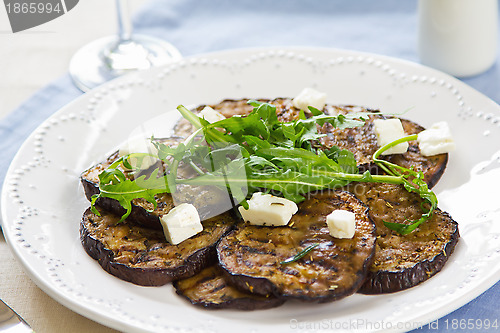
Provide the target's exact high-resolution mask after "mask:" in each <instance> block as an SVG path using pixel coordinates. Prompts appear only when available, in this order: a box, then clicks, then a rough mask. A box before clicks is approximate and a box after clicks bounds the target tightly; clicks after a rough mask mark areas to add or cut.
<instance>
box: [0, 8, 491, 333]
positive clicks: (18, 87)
mask: <svg viewBox="0 0 500 333" xmlns="http://www.w3.org/2000/svg"><path fill="white" fill-rule="evenodd" d="M169 1H170V3H171V4H172V6H174V7H175V10H177V11H179V12H183V13H191V12H193V15H192V17H190V16H189V15H188V16H186V17H181V18H178V17H176V18H175V19H172V23H170V24H171V27H173V28H176V27H178V26H182V27H184V29H186V30H185V31H183V32H179V30H180V29H177V30H174V33H173V35H172V36H171V37H172V39H171V40H170V41H171V42H172V43H173V44H174V45H177V46H179V48H180V50H181V52H182V53H183V54H184V55H192V54H197V53H200V52H207V51H216V50H220V49H224V48H233V47H248V46H275V45H277V40H279V44H281V45H305V46H323V47H339V48H346V49H354V50H358V51H366V52H373V53H378V54H385V55H389V56H398V57H401V58H403V59H406V60H411V61H418V57H417V55H416V31H415V26H416V0H413V1H410V2H398V1H393V0H383V1H380V2H373V1H368V0H358V1H359V3H362V5H363V6H361V5H360V7H359V8H363V12H361V13H360V12H358V9H359V8H355V9H350V8H349V5H348V3H349V2H348V1H344V2H342V1H339V0H332V1H331V3H332V5H331V6H330V8H329V9H330V10H332V11H333V9H334V8H335V6H337V9H338V8H341V9H339V10H343V14H345V15H346V16H342V17H338V16H337V17H336V19H338V20H340V21H339V22H337V24H335V22H334V23H331V25H328V22H327V21H326V18H327V15H328V14H325V13H321V14H318V15H321V17H320V19H321V21H311V20H310V18H312V17H314V15H315V14H314V10H313V9H314V8H308V10H307V11H306V12H305V13H299V14H297V13H296V11H297V8H300V6H301V5H303V4H304V1H303V0H287V1H288V2H286V3H287V5H288V4H290V8H291V9H290V11H289V12H284V13H283V15H291V18H292V19H293V22H292V24H300V25H304V27H303V29H302V30H301V31H303V32H302V33H301V34H298V35H295V36H293V35H290V34H288V35H287V34H286V29H287V28H286V27H285V28H283V27H278V28H277V30H276V31H274V32H275V33H276V36H279V37H274V38H272V37H270V38H268V37H269V36H266V32H267V30H266V29H269V27H268V26H267V25H266V24H267V23H266V21H265V19H266V18H267V19H269V18H272V15H273V13H276V12H278V11H279V9H280V8H278V7H276V8H270V9H269V11H268V13H267V14H264V15H268V16H265V17H264V19H261V20H260V21H259V23H260V25H259V24H256V25H255V26H254V27H252V29H253V30H252V31H255V36H247V37H249V38H238V34H239V33H243V32H245V27H238V23H237V22H238V18H237V17H236V18H235V16H234V15H233V16H231V17H230V16H228V24H232V26H233V27H235V29H234V30H235V31H231V32H230V33H228V35H229V37H228V36H222V35H221V36H220V37H219V38H215V37H212V38H200V34H201V33H206V32H204V29H210V28H211V27H215V26H216V24H217V16H216V15H217V14H218V13H216V12H214V13H212V14H213V15H214V16H215V19H213V20H212V21H210V16H206V17H205V18H206V19H203V17H204V16H203V15H202V13H201V12H202V11H203V10H208V9H207V8H209V5H208V4H204V3H202V2H199V3H195V1H189V0H188V1H181V0H169ZM214 1H215V0H214ZM301 1H302V3H301ZM391 1H392V4H391ZM215 2H216V3H218V4H221V3H224V1H223V0H218V1H215ZM254 2H256V3H260V4H261V5H262V3H263V2H264V0H255V1H248V0H241V4H242V5H241V6H240V8H239V9H242V8H241V7H243V9H245V6H247V8H246V9H249V8H251V6H252V4H253V3H254ZM145 3H146V2H145V1H140V0H129V4H130V7H131V12H132V13H135V12H139V13H140V10H139V9H141V8H143V6H144V5H145ZM276 3H281V4H283V1H277V2H276ZM381 3H384V4H386V7H385V8H382V10H381V11H380V12H376V14H369V15H368V14H367V13H372V12H373V11H377V10H378V9H379V8H378V6H379V4H381ZM403 3H404V4H403ZM198 4H199V5H198ZM388 4H389V5H388ZM266 5H269V6H270V7H273V5H272V4H271V3H266ZM113 6H114V2H113V1H109V0H108V1H102V0H85V1H80V2H79V3H78V5H77V6H76V7H75V8H74V9H73V10H71V11H70V12H68V13H67V14H65V15H63V16H62V17H59V18H57V19H56V20H53V21H51V22H48V23H46V24H44V25H42V26H39V27H36V28H33V29H30V30H28V31H25V32H20V33H16V34H13V33H12V32H11V29H10V26H9V24H8V19H7V15H6V12H5V11H3V10H2V9H0V42H1V45H2V47H1V48H0V64H1V66H0V74H1V76H0V77H1V79H0V119H2V118H3V119H4V120H5V119H6V116H7V115H9V114H11V112H12V111H14V110H16V112H19V110H20V109H16V108H18V106H20V105H22V104H23V102H24V101H26V100H27V99H28V98H29V97H30V96H32V94H34V93H35V92H37V91H40V89H41V88H43V87H46V86H47V85H49V84H50V83H52V82H54V81H57V80H60V78H61V77H64V76H65V75H66V74H67V68H68V64H69V61H70V59H71V56H72V55H73V54H74V53H75V52H76V51H77V50H78V48H80V47H81V46H83V45H84V44H86V43H88V42H90V41H92V40H95V39H97V38H99V37H102V36H106V35H109V34H112V33H114V32H115V31H116V27H115V17H114V8H113ZM182 6H185V7H188V6H191V7H190V8H182ZM275 6H278V5H275ZM381 6H382V5H381ZM351 7H353V6H352V5H351ZM387 8H390V12H388V11H387ZM150 9H151V7H150ZM230 9H231V8H229V9H228V10H230ZM384 10H385V11H384ZM399 11H401V13H402V14H401V15H398V13H399ZM249 12H250V13H249V14H246V15H252V12H251V11H249ZM298 12H300V11H298ZM163 14H166V15H169V13H168V12H166V13H165V12H163ZM238 14H241V13H238ZM241 15H244V14H241ZM299 15H302V16H299ZM349 15H351V16H352V17H353V18H354V19H353V20H352V21H351V20H349V17H350V16H349ZM152 16H153V17H152V20H154V19H155V17H154V15H152ZM142 17H144V13H143V16H142ZM200 17H201V18H202V19H201V21H200ZM360 17H362V18H363V19H365V20H366V21H364V24H366V25H367V26H370V25H371V24H373V26H374V27H375V26H376V29H378V30H377V31H380V32H381V34H380V36H379V37H380V40H373V34H374V33H373V32H372V33H371V34H367V35H366V36H365V35H363V34H360V32H359V30H356V26H357V25H359V21H356V19H359V18H360ZM304 18H305V19H304ZM246 19H247V20H250V19H249V18H248V17H246ZM325 22H326V23H325ZM136 23H137V24H136V27H138V28H139V29H141V28H144V25H142V24H141V22H136ZM181 24H183V25H181ZM212 24H213V25H212ZM310 24H317V25H318V26H319V28H318V29H317V30H319V31H325V30H321V29H325V28H331V31H328V33H329V34H331V36H332V37H328V38H327V37H324V36H323V37H319V36H312V35H310V34H311V31H314V30H313V29H312V28H307V27H306V25H310ZM197 25H198V26H199V27H197ZM396 29H398V30H400V31H396ZM150 31H152V32H156V31H155V30H148V32H150ZM344 31H354V32H353V33H351V34H350V35H343V33H344ZM393 32H394V33H393ZM259 34H260V35H259ZM258 38H260V39H258ZM325 41H327V42H325ZM395 45H397V47H395ZM499 78H500V68H499V66H498V65H495V66H494V67H493V68H491V69H490V70H489V71H488V72H487V73H485V74H484V75H481V76H478V77H475V78H470V79H466V80H464V82H466V83H468V84H470V85H472V86H473V87H474V88H476V89H478V90H480V91H481V92H483V93H484V94H486V95H487V96H489V97H490V98H492V99H494V100H495V101H496V102H497V103H498V102H499V101H500V79H499ZM64 82H66V81H64ZM25 109H26V110H30V109H29V108H25ZM31 110H32V109H31ZM53 111H56V110H53ZM29 116H30V115H29V114H27V115H26V117H29ZM28 122H29V121H28ZM26 135H27V134H26ZM18 144H20V142H19V143H18ZM7 164H8V163H7ZM5 165H6V164H5V163H4V166H5ZM4 172H5V171H4ZM2 177H3V176H2ZM0 258H2V260H0V281H1V282H0V298H1V299H3V300H4V301H5V302H6V303H8V304H10V305H11V306H12V307H14V308H15V309H16V310H17V311H18V312H19V313H20V314H21V315H22V316H23V317H24V318H25V319H26V320H27V321H28V322H29V323H30V324H31V325H32V327H33V328H34V329H35V330H36V331H37V332H39V333H43V332H56V333H58V332H77V333H78V332H114V330H112V329H109V328H107V327H104V326H102V325H100V324H98V323H95V322H93V321H92V320H89V319H87V318H84V317H82V316H80V315H78V314H76V313H74V312H72V311H71V310H69V309H67V308H65V307H64V306H62V305H60V304H59V303H58V302H56V301H54V300H53V299H51V298H50V297H49V296H47V295H46V294H45V293H44V292H43V291H41V290H40V289H39V288H38V287H37V286H36V285H35V284H34V283H33V282H32V281H31V280H30V279H29V277H28V276H27V275H26V274H25V273H24V271H23V268H22V267H21V265H20V264H19V263H18V262H17V261H16V260H15V258H14V257H13V255H12V254H11V252H10V249H9V248H8V246H7V244H6V242H5V239H4V238H3V235H2V233H1V232H0ZM497 289H498V288H497ZM490 296H491V295H490ZM492 302H493V301H492ZM490 304H493V303H491V302H490Z"/></svg>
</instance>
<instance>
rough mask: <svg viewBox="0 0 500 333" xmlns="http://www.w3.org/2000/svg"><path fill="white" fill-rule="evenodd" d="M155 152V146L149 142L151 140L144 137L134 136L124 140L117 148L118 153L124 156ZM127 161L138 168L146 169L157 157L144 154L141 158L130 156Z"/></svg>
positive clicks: (154, 153) (153, 153)
mask: <svg viewBox="0 0 500 333" xmlns="http://www.w3.org/2000/svg"><path fill="white" fill-rule="evenodd" d="M135 153H139V154H141V153H142V154H152V155H156V154H157V149H156V147H155V146H154V145H153V144H152V143H151V140H150V139H148V138H144V137H134V138H131V139H130V140H128V141H127V142H125V143H124V144H123V145H122V146H120V148H119V150H118V155H120V156H125V155H129V154H135ZM128 161H129V163H130V164H131V165H132V166H133V167H136V168H139V169H143V170H145V169H147V168H149V167H150V166H152V165H153V164H155V163H156V162H157V159H156V158H154V157H153V156H146V157H143V158H139V157H138V158H136V157H131V158H129V159H128Z"/></svg>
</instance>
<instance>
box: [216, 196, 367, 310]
mask: <svg viewBox="0 0 500 333" xmlns="http://www.w3.org/2000/svg"><path fill="white" fill-rule="evenodd" d="M335 209H343V210H349V211H352V212H354V213H355V215H356V232H355V235H354V237H353V238H352V239H336V238H333V237H332V236H330V234H329V229H328V226H327V224H326V216H327V215H328V214H330V213H331V212H332V211H333V210H335ZM315 243H318V244H319V245H318V246H317V247H315V248H314V249H313V250H312V251H311V252H310V253H308V254H307V255H306V256H304V257H302V258H301V259H298V260H297V261H295V262H292V263H289V264H282V263H281V262H282V261H284V260H285V259H287V258H290V257H293V256H295V255H297V253H299V252H300V251H301V250H303V249H305V248H306V247H308V246H310V245H313V244H315ZM374 250H375V225H374V223H373V221H372V220H371V219H370V217H369V216H368V213H367V207H366V206H365V205H364V204H363V203H361V202H360V201H359V200H358V199H356V197H355V196H354V195H352V194H351V193H348V192H344V191H331V192H324V193H320V194H317V195H314V196H312V197H311V198H309V199H308V200H306V201H304V202H302V203H301V204H299V211H298V213H296V214H295V215H294V216H293V217H292V219H291V221H290V223H289V225H288V226H283V227H265V226H264V227H263V226H253V225H249V224H247V223H242V224H241V225H240V226H239V227H237V229H235V230H234V231H232V232H230V233H229V234H228V235H227V236H225V237H224V238H223V239H222V240H221V241H220V242H219V244H218V245H217V255H218V259H219V264H220V266H221V267H222V269H223V270H224V272H225V274H226V276H227V277H228V279H229V281H230V283H231V284H233V285H234V286H236V287H237V288H238V289H240V290H243V291H246V292H250V293H255V294H258V295H274V296H276V297H278V298H284V299H299V300H303V301H311V302H328V301H333V300H337V299H341V298H343V297H346V296H348V295H351V294H353V293H355V292H356V291H357V290H358V289H359V287H360V286H361V285H362V283H363V282H364V280H365V277H366V273H367V271H368V268H369V267H370V265H371V263H372V258H373V253H374Z"/></svg>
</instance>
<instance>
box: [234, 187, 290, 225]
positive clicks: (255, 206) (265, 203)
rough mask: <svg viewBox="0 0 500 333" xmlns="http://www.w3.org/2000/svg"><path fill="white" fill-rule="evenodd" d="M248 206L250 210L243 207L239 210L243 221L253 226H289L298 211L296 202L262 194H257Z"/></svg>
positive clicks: (249, 201)
mask: <svg viewBox="0 0 500 333" xmlns="http://www.w3.org/2000/svg"><path fill="white" fill-rule="evenodd" d="M248 206H249V207H248V210H247V209H245V208H244V207H242V206H240V207H239V208H238V210H239V211H240V213H241V216H242V217H243V219H244V220H245V221H248V222H250V224H253V225H263V226H283V225H287V224H288V222H290V219H291V218H292V215H293V214H295V213H297V211H298V207H297V205H296V204H295V202H293V201H290V200H288V199H285V198H280V197H277V196H274V195H271V194H265V193H262V192H255V193H254V194H253V195H252V198H251V199H250V200H248Z"/></svg>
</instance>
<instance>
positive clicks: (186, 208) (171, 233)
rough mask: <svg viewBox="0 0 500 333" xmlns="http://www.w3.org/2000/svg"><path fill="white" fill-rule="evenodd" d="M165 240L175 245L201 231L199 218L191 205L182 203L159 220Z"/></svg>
mask: <svg viewBox="0 0 500 333" xmlns="http://www.w3.org/2000/svg"><path fill="white" fill-rule="evenodd" d="M160 222H161V225H162V227H163V233H164V234H165V238H166V239H167V241H168V242H169V243H170V244H172V245H177V244H179V243H181V242H182V241H185V240H186V239H188V238H189V237H192V236H194V235H196V234H197V233H199V232H201V231H202V230H203V225H202V224H201V221H200V216H199V215H198V211H197V210H196V207H195V206H193V205H192V204H188V203H182V204H180V205H179V206H176V207H174V208H173V209H172V210H171V211H169V212H168V214H166V215H163V216H162V217H161V218H160Z"/></svg>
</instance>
